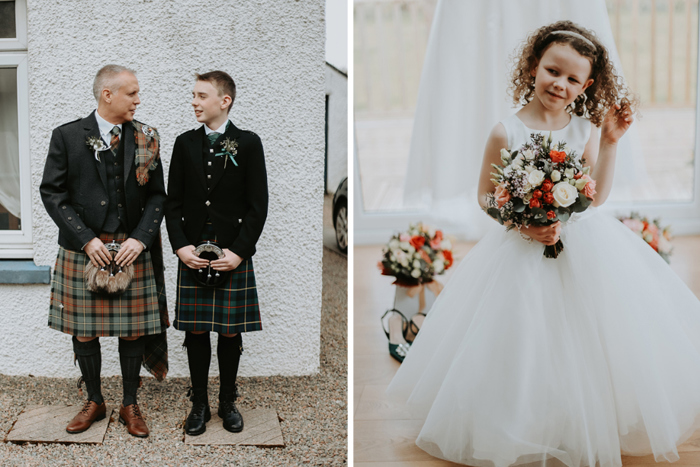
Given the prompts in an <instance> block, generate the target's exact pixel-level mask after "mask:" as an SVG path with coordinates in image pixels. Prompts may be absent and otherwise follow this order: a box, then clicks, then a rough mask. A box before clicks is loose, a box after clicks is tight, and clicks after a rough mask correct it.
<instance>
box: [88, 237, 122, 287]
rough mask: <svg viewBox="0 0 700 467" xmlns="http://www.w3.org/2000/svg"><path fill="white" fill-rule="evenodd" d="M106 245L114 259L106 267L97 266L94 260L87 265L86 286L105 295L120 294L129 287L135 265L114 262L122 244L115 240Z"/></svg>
mask: <svg viewBox="0 0 700 467" xmlns="http://www.w3.org/2000/svg"><path fill="white" fill-rule="evenodd" d="M105 247H106V248H107V251H108V252H109V254H110V255H111V257H112V261H111V262H110V263H109V264H108V265H107V266H104V267H95V266H94V265H93V264H92V261H88V263H87V265H86V266H85V287H86V288H87V289H88V290H89V291H90V292H94V293H99V294H103V295H120V294H122V293H124V292H126V290H127V289H128V288H129V285H130V284H131V280H132V279H133V278H134V265H133V264H131V265H129V266H124V267H120V266H119V265H118V264H117V263H115V262H114V257H115V256H116V255H117V253H118V252H119V249H120V248H121V245H120V244H119V243H117V242H115V241H112V242H110V243H106V244H105Z"/></svg>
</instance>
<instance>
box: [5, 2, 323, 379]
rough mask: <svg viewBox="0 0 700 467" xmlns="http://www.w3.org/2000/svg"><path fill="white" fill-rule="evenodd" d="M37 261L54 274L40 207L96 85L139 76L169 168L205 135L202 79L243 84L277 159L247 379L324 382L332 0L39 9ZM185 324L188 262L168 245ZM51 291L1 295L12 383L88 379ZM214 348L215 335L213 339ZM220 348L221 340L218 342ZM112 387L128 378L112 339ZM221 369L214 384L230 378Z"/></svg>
mask: <svg viewBox="0 0 700 467" xmlns="http://www.w3.org/2000/svg"><path fill="white" fill-rule="evenodd" d="M28 56H29V82H30V128H31V167H32V194H33V200H32V201H33V220H34V232H33V235H34V237H33V238H34V249H35V256H34V259H35V262H36V263H37V264H39V265H52V266H53V265H54V262H55V257H56V252H57V249H58V246H57V243H56V238H57V233H58V231H57V228H56V227H55V225H54V224H53V222H52V221H51V219H50V218H49V217H48V215H47V214H46V211H45V210H44V207H43V205H42V203H41V200H40V197H39V190H38V188H39V184H40V182H41V176H42V173H43V168H44V161H45V158H46V153H47V150H48V144H49V138H50V135H51V130H52V129H53V128H54V127H56V126H58V125H61V124H63V123H66V122H69V121H72V120H75V119H78V118H82V117H85V116H86V115H88V114H89V113H90V112H91V111H92V110H93V109H94V108H95V101H94V99H93V98H92V92H91V89H92V80H93V77H94V75H95V73H96V71H97V70H98V69H99V68H100V67H101V66H103V65H105V64H107V63H117V64H121V65H125V66H128V67H130V68H133V69H135V70H136V71H137V76H138V78H139V84H140V86H141V101H142V104H141V106H140V107H139V108H138V110H137V113H136V118H137V119H138V120H140V121H142V122H145V123H147V124H150V125H153V126H155V127H156V128H157V129H158V130H159V132H160V135H161V144H162V149H161V150H162V153H161V156H162V159H163V167H164V169H165V171H166V174H167V170H168V168H169V161H170V156H171V151H172V145H173V142H174V140H175V137H176V136H177V135H178V134H180V133H182V132H184V131H186V130H189V129H191V128H194V127H196V126H198V125H197V122H196V120H195V119H194V116H193V113H192V110H191V106H190V105H189V102H190V99H191V91H192V87H193V85H194V81H193V74H194V73H195V72H206V71H210V70H213V69H222V70H224V71H227V72H228V73H230V74H231V75H232V77H233V78H234V80H235V81H236V86H237V98H236V102H235V104H234V107H233V110H232V111H231V120H232V121H233V122H234V123H235V124H236V125H237V126H239V127H240V128H243V129H249V130H253V131H255V132H256V133H257V134H258V135H260V138H261V139H262V142H263V146H264V148H265V155H266V162H267V170H268V182H269V187H270V209H269V215H268V220H267V224H266V226H265V230H264V232H263V235H262V237H261V240H260V241H259V242H258V253H257V254H256V255H255V256H254V260H255V265H256V276H257V282H258V292H259V298H260V306H261V310H262V319H263V327H264V330H263V331H262V332H257V333H250V334H248V335H245V336H244V346H245V353H244V355H243V359H242V362H241V374H242V375H244V376H251V375H276V374H282V375H303V374H312V373H315V372H318V370H319V351H320V313H321V283H322V282H321V261H322V252H323V246H322V235H323V233H322V211H323V171H324V113H325V109H324V107H325V105H324V95H325V93H324V77H325V61H324V0H305V1H303V2H302V1H294V0H265V1H254V0H237V1H235V2H218V3H217V5H216V8H213V7H212V2H210V1H196V0H175V1H170V2H164V1H155V2H154V1H152V0H141V1H126V0H97V1H91V2H56V1H49V0H29V1H28ZM162 234H163V235H164V242H165V245H166V280H167V286H168V288H167V293H168V302H169V308H170V316H171V320H172V318H173V312H174V299H175V271H176V261H175V256H174V255H172V254H171V250H170V247H169V243H168V240H167V233H166V231H165V228H163V229H162ZM49 292H50V289H49V286H39V285H31V286H30V285H27V286H9V285H3V286H0V329H3V339H2V340H0V373H4V374H29V373H31V374H34V375H37V376H38V375H45V376H66V377H68V376H78V374H79V373H78V370H77V368H76V367H74V366H73V364H72V349H71V344H70V337H69V336H68V335H65V334H62V333H59V332H57V331H54V330H52V329H49V328H48V326H47V324H46V323H47V319H48V318H47V316H48V304H49ZM212 337H214V336H212ZM183 338H184V333H182V332H179V331H175V330H173V329H171V330H170V332H169V350H170V352H169V354H170V375H171V376H188V370H187V361H186V355H185V352H184V351H183V350H182V348H181V344H182V340H183ZM213 340H214V339H213ZM101 341H102V348H103V374H104V375H112V374H119V365H118V357H117V351H116V339H115V338H103V339H101ZM216 367H217V365H216V363H215V357H214V361H213V362H212V365H211V368H212V374H214V373H215V372H216V371H217V370H216Z"/></svg>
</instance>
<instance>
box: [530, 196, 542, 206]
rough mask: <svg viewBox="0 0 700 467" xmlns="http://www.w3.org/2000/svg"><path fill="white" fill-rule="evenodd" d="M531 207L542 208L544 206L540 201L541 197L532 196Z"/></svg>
mask: <svg viewBox="0 0 700 467" xmlns="http://www.w3.org/2000/svg"><path fill="white" fill-rule="evenodd" d="M530 207H531V208H541V207H542V203H540V200H539V199H537V198H532V199H531V200H530Z"/></svg>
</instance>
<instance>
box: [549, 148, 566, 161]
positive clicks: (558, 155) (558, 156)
mask: <svg viewBox="0 0 700 467" xmlns="http://www.w3.org/2000/svg"><path fill="white" fill-rule="evenodd" d="M549 158H550V159H552V162H564V161H565V160H566V153H565V152H564V151H555V150H554V149H552V150H551V151H549Z"/></svg>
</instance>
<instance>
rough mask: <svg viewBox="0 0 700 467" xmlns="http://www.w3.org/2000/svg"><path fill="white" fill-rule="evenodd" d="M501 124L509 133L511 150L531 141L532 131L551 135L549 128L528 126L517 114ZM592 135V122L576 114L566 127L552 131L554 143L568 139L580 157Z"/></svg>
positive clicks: (567, 143)
mask: <svg viewBox="0 0 700 467" xmlns="http://www.w3.org/2000/svg"><path fill="white" fill-rule="evenodd" d="M501 124H503V126H504V127H505V129H506V133H507V134H508V149H509V150H511V151H513V150H515V149H518V148H519V147H520V146H522V145H523V144H525V143H527V142H528V141H530V134H532V133H541V134H543V135H544V136H545V137H547V136H548V135H549V131H548V130H533V129H531V128H528V127H526V126H525V124H524V123H523V121H522V120H520V119H519V118H518V117H517V115H515V114H513V115H511V116H510V117H508V118H506V119H504V120H502V121H501ZM590 136H591V122H590V121H589V120H587V119H585V118H583V117H579V116H576V115H572V116H571V121H570V122H569V124H568V125H566V126H565V127H564V128H562V129H560V130H555V131H552V141H553V142H554V143H556V142H559V141H566V145H567V146H568V147H569V148H571V149H573V150H574V151H576V154H578V156H579V157H581V156H582V155H583V150H584V148H585V147H586V143H587V142H588V138H590Z"/></svg>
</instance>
